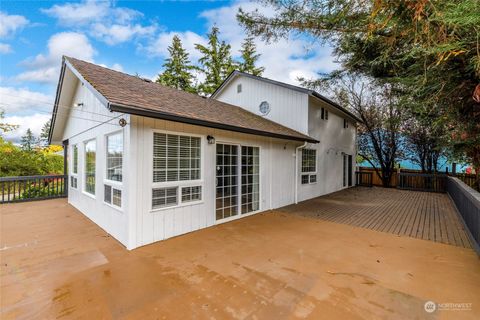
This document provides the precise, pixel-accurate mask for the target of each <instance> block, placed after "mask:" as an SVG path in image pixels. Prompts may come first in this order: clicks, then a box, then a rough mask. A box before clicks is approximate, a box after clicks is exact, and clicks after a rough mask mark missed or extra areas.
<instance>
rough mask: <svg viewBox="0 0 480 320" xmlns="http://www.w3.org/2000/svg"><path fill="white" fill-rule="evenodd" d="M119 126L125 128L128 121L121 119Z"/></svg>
mask: <svg viewBox="0 0 480 320" xmlns="http://www.w3.org/2000/svg"><path fill="white" fill-rule="evenodd" d="M118 124H119V125H120V127H122V128H123V127H125V126H126V125H127V120H125V119H123V118H120V120H118Z"/></svg>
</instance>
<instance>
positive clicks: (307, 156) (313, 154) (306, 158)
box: [302, 149, 317, 172]
mask: <svg viewBox="0 0 480 320" xmlns="http://www.w3.org/2000/svg"><path fill="white" fill-rule="evenodd" d="M315 171H317V150H315V149H302V172H315Z"/></svg>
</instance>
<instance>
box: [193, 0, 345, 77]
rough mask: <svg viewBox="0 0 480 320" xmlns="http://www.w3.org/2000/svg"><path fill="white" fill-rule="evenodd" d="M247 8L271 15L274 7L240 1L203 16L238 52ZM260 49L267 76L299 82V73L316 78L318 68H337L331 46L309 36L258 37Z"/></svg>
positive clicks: (321, 69)
mask: <svg viewBox="0 0 480 320" xmlns="http://www.w3.org/2000/svg"><path fill="white" fill-rule="evenodd" d="M239 8H242V9H244V10H245V11H247V12H248V11H252V10H255V9H256V8H258V10H259V11H260V12H261V13H263V14H265V15H270V14H272V13H273V11H272V9H270V8H267V7H259V6H258V4H255V3H251V2H237V3H234V4H232V5H230V6H225V7H221V8H218V9H213V10H207V11H204V12H203V13H202V14H201V16H202V17H204V18H205V19H206V20H207V26H208V27H209V28H211V27H212V26H213V25H217V26H218V27H219V29H220V32H221V33H220V36H221V37H222V38H223V39H225V40H226V42H227V43H230V44H231V45H232V53H233V54H234V55H238V54H239V53H238V50H239V49H240V47H241V43H242V41H243V40H244V38H245V36H246V33H245V30H244V29H243V27H242V26H240V25H239V24H238V22H237V20H236V14H237V13H238V9H239ZM255 43H256V45H257V51H258V52H259V53H260V54H261V57H260V58H259V61H258V64H259V65H261V66H264V67H265V72H264V74H263V76H265V77H267V78H271V79H274V80H279V81H283V82H287V83H291V84H297V85H298V81H297V78H298V77H300V76H301V77H306V78H315V77H316V76H317V74H318V72H329V71H332V70H334V69H336V68H337V65H336V64H335V63H334V58H333V57H332V55H331V48H330V47H328V46H322V45H321V44H319V43H318V42H314V41H312V40H311V39H308V38H307V37H300V36H299V37H293V36H291V37H289V39H287V40H285V39H281V40H279V41H278V42H275V43H271V44H266V43H265V42H263V41H261V40H260V39H256V40H255Z"/></svg>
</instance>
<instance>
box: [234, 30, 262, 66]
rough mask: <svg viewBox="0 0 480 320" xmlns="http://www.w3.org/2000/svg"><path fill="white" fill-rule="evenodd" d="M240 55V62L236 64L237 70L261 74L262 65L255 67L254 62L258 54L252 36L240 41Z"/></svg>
mask: <svg viewBox="0 0 480 320" xmlns="http://www.w3.org/2000/svg"><path fill="white" fill-rule="evenodd" d="M240 53H241V56H242V62H241V63H240V64H239V65H238V67H239V70H240V71H242V72H246V73H250V74H253V75H254V76H261V75H262V73H263V71H265V68H264V67H258V68H257V67H256V66H255V63H256V62H257V60H258V58H259V57H260V54H258V53H257V47H256V46H255V43H254V42H253V37H247V38H246V39H245V40H244V41H243V43H242V49H240Z"/></svg>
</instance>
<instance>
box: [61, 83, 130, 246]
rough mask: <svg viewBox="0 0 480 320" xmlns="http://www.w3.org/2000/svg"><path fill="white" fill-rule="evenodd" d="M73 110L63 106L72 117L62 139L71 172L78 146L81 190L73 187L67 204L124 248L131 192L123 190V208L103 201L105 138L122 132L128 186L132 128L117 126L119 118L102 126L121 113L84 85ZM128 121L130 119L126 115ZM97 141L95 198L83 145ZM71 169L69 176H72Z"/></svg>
mask: <svg viewBox="0 0 480 320" xmlns="http://www.w3.org/2000/svg"><path fill="white" fill-rule="evenodd" d="M80 102H81V103H83V106H82V107H73V106H74V104H76V103H80ZM70 106H71V109H68V106H62V108H61V109H59V110H60V112H66V111H67V110H69V112H70V114H69V117H68V118H67V123H66V126H65V130H64V133H63V137H62V139H63V140H66V139H68V140H69V150H68V155H69V159H68V163H69V169H71V168H72V167H71V165H72V161H71V159H72V158H71V154H72V153H71V150H72V146H73V145H75V144H76V145H77V146H78V157H79V158H78V183H77V184H78V188H77V189H74V188H71V187H70V178H69V189H68V202H69V203H70V204H71V205H73V206H74V207H76V208H77V209H78V210H80V211H81V212H82V213H83V214H85V215H86V216H87V217H88V218H89V219H90V220H92V221H93V222H95V223H96V224H98V225H99V226H100V227H101V228H103V229H104V230H105V231H107V232H108V233H109V234H111V235H112V236H113V237H114V238H116V239H117V240H118V241H120V242H121V243H122V244H124V245H125V246H127V247H128V246H129V243H128V220H129V219H128V212H129V211H128V208H129V202H128V191H129V190H128V189H127V188H126V187H124V188H123V190H122V207H123V208H122V209H116V208H114V207H112V206H110V205H108V204H106V203H104V202H103V199H104V184H103V180H104V177H105V172H106V168H105V167H106V165H105V164H106V159H105V145H106V144H105V141H106V140H105V139H106V137H105V135H106V134H109V133H113V132H118V131H119V130H121V131H123V133H124V134H123V137H124V158H123V160H124V169H123V173H124V175H123V180H124V181H123V185H124V186H128V185H130V183H129V178H130V177H129V176H128V175H126V174H125V173H126V172H128V171H127V169H126V166H129V165H130V158H129V156H128V155H129V154H130V151H129V148H128V147H129V135H130V133H129V128H128V127H127V128H123V129H122V128H121V127H120V126H119V125H118V119H114V120H111V121H110V122H109V123H105V124H101V122H103V121H108V120H110V119H112V118H113V117H116V116H118V115H120V114H118V113H111V112H109V111H108V110H107V108H106V106H105V105H103V104H102V103H101V102H100V101H99V100H98V99H97V98H96V97H95V95H94V94H93V93H92V92H91V91H90V90H88V89H86V88H85V86H83V85H82V84H81V82H77V85H76V89H75V92H74V95H73V98H72V101H71V104H70ZM123 117H124V118H125V119H126V120H127V122H129V116H128V115H124V116H123ZM91 139H95V140H96V164H95V165H96V175H95V196H94V197H92V196H91V195H89V194H86V193H85V192H84V191H83V190H84V186H85V179H84V174H85V153H84V150H85V148H84V142H85V141H88V140H91ZM70 171H71V170H69V174H70V175H71V172H70Z"/></svg>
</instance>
